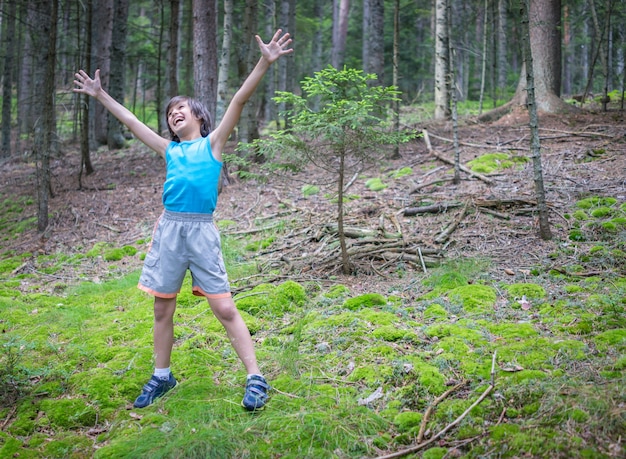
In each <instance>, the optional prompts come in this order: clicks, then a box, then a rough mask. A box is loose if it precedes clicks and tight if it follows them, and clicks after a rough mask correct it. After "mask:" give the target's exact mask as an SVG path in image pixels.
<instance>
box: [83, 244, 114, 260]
mask: <svg viewBox="0 0 626 459" xmlns="http://www.w3.org/2000/svg"><path fill="white" fill-rule="evenodd" d="M107 247H110V245H109V244H107V243H106V242H96V243H95V244H94V246H93V247H92V248H91V250H89V251H88V252H87V253H86V254H85V255H86V256H87V257H89V258H95V257H98V256H100V255H102V253H103V252H104V250H105V249H106V248H107Z"/></svg>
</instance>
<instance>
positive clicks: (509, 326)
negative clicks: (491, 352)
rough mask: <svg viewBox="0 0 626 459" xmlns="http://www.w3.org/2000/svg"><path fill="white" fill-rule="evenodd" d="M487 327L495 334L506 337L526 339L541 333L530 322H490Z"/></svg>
mask: <svg viewBox="0 0 626 459" xmlns="http://www.w3.org/2000/svg"><path fill="white" fill-rule="evenodd" d="M487 329H488V330H489V331H490V332H491V333H492V334H494V335H495V336H498V337H501V338H504V339H526V338H531V337H534V336H538V335H539V333H538V332H537V330H535V328H534V327H533V326H532V324H529V323H503V324H489V325H487Z"/></svg>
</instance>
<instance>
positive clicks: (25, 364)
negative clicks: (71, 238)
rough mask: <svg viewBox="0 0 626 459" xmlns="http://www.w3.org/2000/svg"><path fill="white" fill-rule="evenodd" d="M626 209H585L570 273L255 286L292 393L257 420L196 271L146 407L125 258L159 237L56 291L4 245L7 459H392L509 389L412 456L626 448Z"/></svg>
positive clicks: (254, 309)
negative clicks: (372, 286)
mask: <svg viewBox="0 0 626 459" xmlns="http://www.w3.org/2000/svg"><path fill="white" fill-rule="evenodd" d="M5 205H7V204H6V203H5ZM14 205H19V203H14ZM5 210H6V209H5ZM625 216H626V206H625V205H624V204H623V203H620V202H619V201H618V200H616V199H591V198H590V199H587V200H583V201H579V202H578V204H577V206H576V208H573V209H570V212H569V213H568V214H565V215H564V217H565V218H566V219H567V220H568V221H570V222H572V224H571V232H570V234H569V238H568V240H564V241H562V244H560V245H559V247H561V249H559V251H558V252H555V253H554V254H553V256H552V260H553V261H555V263H551V264H550V265H541V264H537V265H536V266H534V267H533V268H532V269H531V270H529V271H528V272H526V273H523V275H520V276H511V277H510V281H509V282H505V281H503V280H501V279H500V280H495V279H494V278H493V277H491V276H490V275H489V263H490V262H489V260H451V261H450V262H449V263H447V264H445V265H443V266H442V267H441V268H439V269H437V270H430V271H429V272H427V273H415V274H412V275H411V278H410V279H408V280H407V278H406V276H408V274H407V275H405V278H403V279H399V280H398V285H397V288H390V289H389V290H388V291H370V292H367V293H363V292H359V293H355V292H353V291H352V290H351V288H350V287H349V286H346V285H334V286H332V287H328V285H327V284H320V283H316V282H311V283H296V282H293V281H285V282H281V283H276V284H262V285H259V286H257V287H255V288H253V289H251V290H248V291H246V292H244V293H240V294H238V295H236V297H235V299H236V302H237V305H238V307H239V309H240V310H241V312H242V315H243V317H244V319H245V321H246V322H247V324H248V326H249V328H250V331H251V333H252V334H253V338H254V340H255V343H256V348H257V354H258V359H259V362H260V364H261V367H262V370H263V372H264V374H265V375H266V376H267V378H268V380H269V381H270V383H271V385H272V387H273V389H272V391H271V400H270V402H269V404H268V406H267V408H266V409H265V410H264V411H262V412H259V413H255V414H251V413H248V412H246V411H244V410H243V408H242V407H241V406H240V400H241V397H242V394H243V385H244V380H245V372H244V368H243V366H242V365H241V363H240V362H239V360H238V358H237V356H236V355H235V353H234V351H233V350H232V347H231V346H230V344H229V342H228V339H227V338H226V335H225V333H224V332H223V330H222V328H221V325H220V324H219V323H218V322H217V320H216V319H215V318H214V317H213V315H212V314H211V312H210V310H209V309H208V308H207V304H206V302H205V301H204V300H202V299H199V298H197V297H194V296H193V295H191V293H190V288H189V279H187V280H186V283H185V286H184V287H183V291H182V293H181V294H180V296H179V301H178V309H177V313H176V316H175V346H174V351H173V371H174V374H175V376H176V377H177V379H178V380H179V385H178V386H177V387H176V388H175V389H173V390H172V391H171V392H169V393H168V394H167V395H166V396H165V397H164V398H162V399H159V400H158V401H157V402H156V403H155V404H154V405H152V406H150V407H148V408H145V409H142V410H137V409H133V408H132V401H133V400H134V398H135V397H136V396H137V395H138V393H139V391H140V389H141V386H142V385H143V384H144V383H145V382H146V380H147V378H148V377H149V375H150V372H151V371H152V365H153V362H152V299H151V298H150V297H147V296H146V295H145V294H144V293H142V292H140V291H139V290H138V289H137V288H136V284H137V280H138V275H139V274H138V272H133V273H131V274H126V275H124V276H116V275H115V273H116V271H115V266H116V263H120V260H123V259H124V257H141V256H142V253H144V252H145V250H146V244H147V242H146V241H138V242H137V243H136V244H130V245H127V246H124V247H119V248H116V247H109V246H107V245H106V244H100V245H97V246H95V247H86V248H85V250H84V251H83V253H78V254H74V255H72V256H68V255H62V254H58V255H56V256H50V257H49V258H48V259H45V260H38V266H40V267H45V269H46V270H47V272H49V273H54V272H55V269H57V268H58V267H59V266H65V267H67V266H72V265H76V266H79V265H81V264H85V263H89V262H90V260H92V259H93V257H100V259H101V260H103V262H104V263H108V264H109V266H110V267H111V270H110V272H111V273H112V274H111V275H110V276H109V277H107V278H106V279H102V281H101V282H100V283H94V282H92V281H84V282H80V283H76V282H74V283H72V285H65V284H62V283H61V282H59V286H58V288H53V289H52V291H53V293H52V294H40V293H28V292H24V289H18V288H17V287H18V286H20V285H22V284H24V283H29V282H30V283H33V282H37V279H38V278H37V277H36V276H35V275H34V274H32V273H31V274H28V273H24V271H23V270H20V267H21V266H23V264H24V263H26V262H27V261H28V260H32V259H33V257H36V256H35V255H33V254H20V253H5V254H4V255H3V257H2V259H1V260H0V329H1V334H0V346H1V349H2V353H1V355H0V397H1V403H0V457H2V458H12V457H19V458H40V457H48V458H89V457H96V458H278V457H280V458H363V457H369V458H372V457H379V456H385V455H389V454H391V453H392V452H399V451H403V450H405V449H409V448H411V446H412V445H415V444H416V442H417V441H418V436H420V431H422V436H421V438H420V440H424V441H425V440H428V439H429V438H431V437H432V436H433V435H436V434H437V433H438V432H440V431H442V430H443V429H444V428H446V426H448V425H449V424H451V423H452V422H453V421H455V419H457V418H458V417H459V416H461V415H462V414H463V413H464V412H466V410H467V409H468V408H469V407H470V406H471V405H472V403H474V402H475V401H476V400H477V399H478V398H479V396H480V395H481V394H482V393H483V392H484V391H485V389H486V388H487V387H488V386H489V385H490V383H491V382H494V383H495V386H494V388H493V390H492V391H491V392H490V393H489V394H488V396H487V397H486V398H485V399H484V400H482V402H480V403H479V404H477V405H476V406H475V407H474V408H473V409H472V410H471V411H469V413H467V414H466V415H465V416H464V417H463V418H462V420H461V421H460V422H459V423H458V424H456V425H455V426H454V427H453V428H451V429H450V430H449V431H448V432H447V433H446V434H445V435H443V436H442V437H441V438H440V439H439V440H438V441H437V442H434V443H432V444H430V445H428V446H426V447H424V448H423V449H421V450H420V451H419V452H415V453H412V455H410V456H409V457H424V458H443V457H467V458H479V457H480V458H483V457H494V458H495V457H498V458H518V457H546V458H553V457H563V458H611V457H625V456H626V448H625V445H624V443H625V442H626V371H625V370H626V314H625V312H626V311H625V310H626V277H625V268H624V267H625V264H626V263H625V262H626V255H625V252H626V240H625V231H626V228H625V224H624V221H625V220H624V217H625ZM270 243H271V241H270ZM247 250H249V247H248V248H246V247H245V245H242V246H241V247H239V246H238V245H237V244H234V243H233V244H231V243H230V241H228V240H225V254H226V256H227V259H228V260H227V262H228V265H229V269H230V272H231V278H232V279H236V277H237V276H238V275H242V276H243V275H249V274H250V273H251V271H253V269H254V267H253V266H250V265H246V264H243V263H241V262H240V261H238V260H242V259H243V258H244V257H242V256H240V255H241V254H242V253H245V252H246V251H247ZM557 260H558V261H560V262H561V261H562V263H556V261H557ZM555 266H558V269H555ZM79 279H80V277H79ZM407 286H408V287H407ZM407 288H411V289H413V290H414V291H412V292H411V293H412V294H411V295H406V294H405V293H406V289H407ZM494 362H495V365H494ZM453 387H454V388H455V390H452V391H450V392H449V393H447V394H446V391H449V390H450V389H451V388H453ZM444 394H446V395H445V396H444ZM435 401H437V403H435Z"/></svg>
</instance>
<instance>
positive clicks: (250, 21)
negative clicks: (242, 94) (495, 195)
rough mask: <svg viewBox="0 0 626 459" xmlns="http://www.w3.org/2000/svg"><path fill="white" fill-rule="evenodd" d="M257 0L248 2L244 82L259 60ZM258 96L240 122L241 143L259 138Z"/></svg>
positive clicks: (241, 59)
mask: <svg viewBox="0 0 626 459" xmlns="http://www.w3.org/2000/svg"><path fill="white" fill-rule="evenodd" d="M257 12H258V2H257V0H247V1H246V9H245V13H244V20H243V23H244V25H243V39H242V41H243V43H244V45H243V46H241V53H240V56H239V77H240V79H241V81H243V80H244V79H245V78H246V77H247V76H248V75H249V74H250V72H251V71H252V69H253V68H254V65H256V62H257V60H258V59H259V48H258V46H257V43H256V39H255V38H254V35H255V34H256V28H257V24H258V22H257ZM256 96H257V95H256V94H255V95H253V96H252V97H251V98H250V100H249V101H248V102H247V103H246V105H245V106H244V108H243V111H242V113H241V120H240V122H239V139H238V140H239V141H240V142H243V143H251V142H252V141H253V140H254V139H258V138H259V127H258V123H257V121H256V116H255V114H256V110H257V97H256Z"/></svg>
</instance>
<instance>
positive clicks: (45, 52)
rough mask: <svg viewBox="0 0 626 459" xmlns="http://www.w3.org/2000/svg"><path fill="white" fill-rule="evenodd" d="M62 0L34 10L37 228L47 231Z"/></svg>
mask: <svg viewBox="0 0 626 459" xmlns="http://www.w3.org/2000/svg"><path fill="white" fill-rule="evenodd" d="M57 15H58V0H52V1H51V2H41V3H39V4H38V5H37V10H36V11H34V12H33V16H31V17H32V18H33V19H34V22H33V23H32V27H33V29H32V30H34V31H36V32H35V34H34V35H33V44H34V45H35V48H34V49H35V52H36V53H37V57H36V66H39V68H40V69H41V72H37V75H36V78H35V97H36V98H37V99H36V100H37V103H38V104H39V110H38V113H40V114H41V118H40V121H39V122H37V123H35V126H36V127H35V136H34V138H35V141H34V150H35V158H36V162H37V194H38V211H37V229H38V230H39V232H44V231H45V230H46V229H47V228H48V201H49V198H50V157H51V156H52V155H53V153H54V151H55V148H54V144H53V142H54V139H55V138H56V132H55V131H56V128H55V123H56V121H55V115H54V95H55V56H56V38H57V37H56V36H57Z"/></svg>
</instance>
